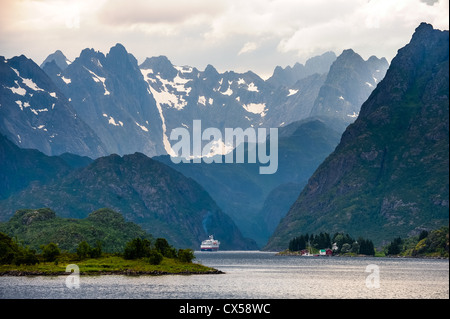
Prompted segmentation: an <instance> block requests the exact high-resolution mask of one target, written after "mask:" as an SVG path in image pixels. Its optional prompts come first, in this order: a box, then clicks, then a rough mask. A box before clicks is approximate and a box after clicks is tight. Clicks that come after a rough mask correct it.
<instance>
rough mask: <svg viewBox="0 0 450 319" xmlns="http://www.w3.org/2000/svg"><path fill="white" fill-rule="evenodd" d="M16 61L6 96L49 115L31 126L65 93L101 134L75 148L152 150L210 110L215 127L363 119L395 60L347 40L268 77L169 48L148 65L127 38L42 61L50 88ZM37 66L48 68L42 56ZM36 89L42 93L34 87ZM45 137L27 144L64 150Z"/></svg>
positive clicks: (14, 133) (164, 148) (205, 121)
mask: <svg viewBox="0 0 450 319" xmlns="http://www.w3.org/2000/svg"><path fill="white" fill-rule="evenodd" d="M350 53H352V54H350ZM14 59H19V58H14ZM12 60H13V59H12ZM5 61H6V60H5ZM7 64H8V63H6V62H5V63H3V65H2V67H4V68H5V70H8V69H9V75H8V76H4V77H2V81H9V82H5V83H4V84H3V86H2V90H3V92H4V93H2V97H1V98H2V99H3V100H4V99H9V101H8V103H6V102H4V103H6V104H4V105H8V108H11V106H14V107H16V109H18V110H26V111H27V112H28V113H29V112H31V113H32V115H34V116H38V115H40V117H39V118H40V120H39V121H37V122H36V121H34V122H36V123H37V124H32V125H31V124H29V123H30V121H28V120H23V121H22V122H21V123H22V124H21V125H23V126H24V130H25V131H27V130H28V131H30V130H32V131H33V132H35V131H36V130H41V131H42V132H40V133H43V132H49V125H50V123H51V120H50V119H47V120H46V117H45V116H42V113H44V112H45V111H44V110H45V109H46V110H50V109H52V106H53V103H55V101H56V100H58V101H59V102H61V101H64V105H65V108H66V109H67V110H68V112H69V113H70V112H72V113H73V115H72V116H73V117H74V118H75V117H76V118H77V119H78V120H79V122H80V123H81V122H84V123H86V124H87V126H88V127H87V129H81V128H78V129H77V132H78V134H82V135H83V134H84V135H86V136H90V135H92V134H94V135H96V136H97V137H98V138H97V137H95V138H91V139H90V140H89V143H90V145H89V146H88V147H83V148H82V149H81V150H79V149H78V150H76V149H74V148H71V149H72V150H73V152H75V153H77V154H79V155H90V156H92V157H97V156H99V155H104V154H111V153H116V154H119V155H125V154H131V153H134V152H136V151H138V152H142V153H144V154H146V155H148V156H155V155H162V154H168V153H169V154H170V153H171V144H172V145H173V143H174V142H173V141H172V142H171V141H170V140H169V137H170V133H171V131H172V130H173V129H175V128H179V127H185V128H187V129H188V130H191V129H192V125H193V121H194V120H201V125H202V129H205V128H208V127H214V128H218V129H220V130H221V131H222V132H224V129H225V128H243V129H246V128H248V127H253V128H260V127H262V128H272V127H281V126H286V125H288V124H290V123H292V122H295V121H299V120H303V119H306V118H309V117H311V116H315V117H324V116H325V117H332V118H335V119H336V120H337V121H336V123H338V124H336V127H335V129H338V130H341V131H343V130H344V129H345V127H346V126H347V125H348V124H349V123H351V122H353V121H354V120H355V119H356V117H357V114H358V112H359V107H360V106H361V104H362V102H363V101H364V100H365V99H366V98H367V97H368V96H369V94H370V92H371V91H372V90H373V89H374V88H375V86H376V85H377V82H378V81H379V80H380V79H381V78H382V77H383V76H384V73H385V71H386V69H387V62H386V60H384V59H378V58H375V57H371V58H370V59H369V60H367V61H364V60H363V59H362V58H361V57H360V56H359V55H357V54H356V53H355V52H353V51H351V50H346V51H344V52H343V53H342V54H341V55H340V56H339V57H337V58H336V55H335V54H334V53H332V52H327V53H325V54H323V55H322V56H318V57H314V58H311V59H309V60H308V61H307V62H306V63H305V65H304V66H303V65H301V64H296V65H295V66H294V67H286V68H285V69H283V68H281V67H277V68H275V70H274V75H273V76H272V77H271V78H269V79H268V80H266V81H265V80H263V79H262V78H261V77H259V76H258V75H257V74H255V73H253V72H251V71H248V72H246V73H237V72H233V71H227V72H224V73H220V72H218V71H217V70H216V69H215V68H214V67H213V66H211V65H208V66H207V67H206V68H205V70H203V71H202V70H198V69H197V68H195V67H190V66H176V65H173V64H172V63H171V62H170V61H169V59H168V58H167V57H164V56H160V57H152V58H147V59H146V60H145V61H144V62H143V63H142V64H140V65H138V63H137V60H136V59H135V58H134V56H133V55H132V54H130V53H128V52H127V51H126V49H125V48H124V47H123V46H122V45H121V44H117V45H115V46H114V47H112V48H111V49H110V51H109V52H108V53H107V54H106V55H105V54H103V53H102V52H98V51H95V50H94V49H84V50H83V51H82V52H81V54H80V56H79V57H78V58H76V59H75V60H74V61H73V62H70V61H69V60H68V59H67V58H66V57H65V56H64V54H63V53H62V52H61V51H56V52H55V53H52V54H51V55H49V57H48V58H47V59H46V60H45V61H44V63H43V64H42V66H41V67H42V69H43V70H44V71H45V73H47V75H48V76H49V77H50V79H51V81H50V79H48V77H46V79H47V80H46V81H47V82H49V83H48V84H47V85H48V86H50V87H52V88H51V89H50V88H49V89H45V88H42V87H43V86H44V85H40V84H39V83H38V82H39V81H40V80H39V81H38V80H35V77H42V74H43V72H41V73H42V74H41V75H34V74H29V75H26V74H25V73H23V72H24V71H20V70H18V69H17V68H16V69H15V70H17V72H14V71H12V69H11V68H10V67H7ZM329 65H331V67H329ZM35 68H37V69H39V67H37V65H36V66H35ZM39 70H40V69H39ZM376 70H379V72H378V73H377V72H376ZM5 72H6V71H5ZM22 73H23V74H22ZM283 78H284V79H285V80H282V79H283ZM24 79H25V80H24ZM277 79H279V80H277ZM27 83H29V84H30V86H27V85H26V84H27ZM31 83H33V84H34V85H35V86H33V84H31ZM36 88H39V89H41V88H42V89H41V90H39V89H36ZM27 90H28V91H27ZM31 92H38V93H37V94H34V96H33V93H31ZM43 92H48V94H46V95H45V94H44V95H43ZM28 93H31V95H30V94H28ZM27 94H28V97H32V96H33V98H34V99H36V98H37V97H38V96H40V95H42V96H45V98H46V99H47V100H46V101H45V102H44V101H42V102H40V104H39V105H40V106H39V107H30V106H31V105H33V104H30V101H28V100H26V99H25V98H23V97H24V96H26V95H27ZM8 96H13V97H12V98H11V97H8ZM16 97H17V98H16ZM19 97H20V98H19ZM52 100H55V101H53V102H52ZM35 104H36V103H35ZM36 105H37V104H36ZM42 105H45V107H42ZM55 105H58V104H55ZM53 108H54V106H53ZM60 108H61V107H60ZM52 110H53V109H52ZM3 112H4V110H3ZM12 119H18V117H17V116H11V115H6V113H5V116H4V117H3V119H2V120H3V121H4V122H5V123H6V122H10V121H12ZM52 119H53V118H52ZM34 122H33V123H34ZM10 127H11V124H7V125H6V124H5V125H3V131H2V132H3V133H4V134H5V135H7V136H8V137H9V138H11V140H13V141H14V142H16V144H18V145H20V143H23V139H22V137H23V136H24V134H25V133H22V132H21V130H20V129H18V127H19V125H16V128H15V129H11V128H10ZM45 129H46V130H47V131H45ZM27 134H28V133H27ZM72 134H73V133H72ZM19 136H20V137H19ZM52 136H53V135H52V134H50V135H49V136H48V137H47V141H48V140H52V142H47V144H49V143H53V144H54V141H53V139H54V138H55V137H54V136H57V135H54V136H53V137H52ZM35 138H36V142H33V139H32V138H28V139H27V140H28V141H27V143H28V144H26V146H27V147H34V148H38V149H40V150H41V151H43V152H45V153H46V154H53V153H55V152H56V153H57V152H59V149H58V150H55V151H50V149H51V148H52V147H50V146H49V145H40V144H39V142H38V141H37V140H38V138H37V136H35ZM20 139H22V140H20ZM39 140H40V139H39ZM222 142H223V141H222ZM85 143H87V142H85ZM78 144H80V143H78ZM219 145H221V146H225V147H224V148H220V147H217V148H216V149H215V151H216V152H218V153H221V152H222V153H223V152H227V151H229V150H230V147H229V146H227V145H224V144H223V143H222V144H219ZM53 148H54V147H53ZM93 148H94V149H95V151H93V150H92V149H93ZM69 149H70V148H69ZM88 149H90V150H89V151H88ZM61 150H63V151H67V149H63V148H61Z"/></svg>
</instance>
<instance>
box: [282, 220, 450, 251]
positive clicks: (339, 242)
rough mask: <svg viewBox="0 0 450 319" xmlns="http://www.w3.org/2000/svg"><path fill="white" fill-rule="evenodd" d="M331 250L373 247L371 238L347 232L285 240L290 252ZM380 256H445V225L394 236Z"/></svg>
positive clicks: (306, 235)
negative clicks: (356, 237) (354, 237)
mask: <svg viewBox="0 0 450 319" xmlns="http://www.w3.org/2000/svg"><path fill="white" fill-rule="evenodd" d="M308 248H309V249H326V248H330V249H332V250H333V254H346V253H354V254H361V255H369V256H374V255H375V247H374V244H373V242H372V241H371V240H369V239H365V238H362V237H358V239H356V240H355V239H353V238H352V237H351V236H350V235H349V234H345V233H335V234H334V235H333V237H331V236H330V235H329V234H328V233H320V234H318V235H314V234H310V235H309V234H304V235H300V236H297V237H294V238H292V239H291V240H290V241H289V250H290V251H301V250H304V249H308ZM379 254H380V255H383V254H384V255H385V256H392V255H402V256H414V257H418V256H436V257H448V256H449V227H448V226H443V227H441V228H439V229H436V230H431V231H427V230H422V231H421V232H420V234H419V235H416V236H410V237H407V238H401V237H396V238H394V239H393V240H392V241H391V242H389V243H388V244H387V245H385V246H383V247H382V248H381V251H379Z"/></svg>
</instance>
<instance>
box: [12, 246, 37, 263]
mask: <svg viewBox="0 0 450 319" xmlns="http://www.w3.org/2000/svg"><path fill="white" fill-rule="evenodd" d="M38 263H39V260H38V258H37V256H36V251H34V250H31V249H29V248H22V249H20V251H19V252H18V253H17V254H16V255H15V257H14V264H15V265H17V266H20V265H36V264H38Z"/></svg>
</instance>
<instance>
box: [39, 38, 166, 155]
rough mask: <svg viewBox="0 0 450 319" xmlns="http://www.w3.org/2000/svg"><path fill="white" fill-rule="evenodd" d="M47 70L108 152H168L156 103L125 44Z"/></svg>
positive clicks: (50, 65) (47, 66) (49, 65)
mask: <svg viewBox="0 0 450 319" xmlns="http://www.w3.org/2000/svg"><path fill="white" fill-rule="evenodd" d="M44 70H45V71H46V72H47V73H48V74H49V75H50V77H51V78H52V79H53V81H54V82H55V83H56V85H57V86H58V87H59V88H60V90H61V91H62V92H64V94H65V95H66V96H67V97H68V98H69V101H70V103H71V104H72V105H73V107H74V108H75V109H76V111H77V114H78V115H79V116H80V117H81V118H82V119H83V120H84V121H85V122H86V123H88V124H89V125H90V126H91V127H92V129H93V130H94V131H95V132H96V133H97V135H98V136H99V137H100V139H101V140H102V142H103V143H104V145H105V147H106V149H107V151H108V153H116V154H120V155H123V154H131V153H134V152H136V151H140V152H143V153H145V154H147V155H149V156H154V155H157V154H162V153H164V148H163V147H162V145H163V144H162V141H163V138H162V122H161V117H160V114H159V112H158V110H157V107H156V102H155V99H154V98H153V96H152V94H150V93H149V90H148V85H147V83H146V82H145V81H144V79H143V76H142V74H141V71H140V70H139V68H138V65H137V61H136V59H135V58H134V57H133V56H132V55H131V54H129V53H128V52H127V51H126V49H125V48H124V47H123V46H122V45H120V44H117V45H116V46H114V47H112V48H111V49H110V51H109V53H108V54H106V55H104V54H103V53H101V52H98V51H95V50H93V49H85V50H83V51H82V52H81V54H80V56H79V57H78V58H76V59H75V60H74V61H73V62H72V63H71V64H70V65H68V66H67V68H66V69H64V70H61V69H60V68H59V67H58V66H57V65H56V63H46V64H45V65H44Z"/></svg>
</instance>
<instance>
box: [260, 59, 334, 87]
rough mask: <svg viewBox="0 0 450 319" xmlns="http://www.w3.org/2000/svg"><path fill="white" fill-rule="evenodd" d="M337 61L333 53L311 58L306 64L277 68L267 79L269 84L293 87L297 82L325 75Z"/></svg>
mask: <svg viewBox="0 0 450 319" xmlns="http://www.w3.org/2000/svg"><path fill="white" fill-rule="evenodd" d="M335 60H336V54H335V53H334V52H332V51H328V52H325V53H323V54H321V55H318V56H314V57H311V58H309V59H308V60H307V61H306V62H305V64H304V65H303V64H301V63H298V62H297V63H295V64H294V66H293V67H291V66H287V67H286V68H282V67H281V66H277V67H275V70H274V72H273V75H272V76H271V77H270V78H269V79H267V82H268V83H270V84H272V85H275V86H281V85H285V86H292V85H294V84H295V83H296V82H297V81H299V80H302V79H304V78H306V77H308V76H310V75H313V74H315V73H317V74H325V73H327V72H328V70H329V69H330V66H331V65H332V63H333V62H334V61H335Z"/></svg>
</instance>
